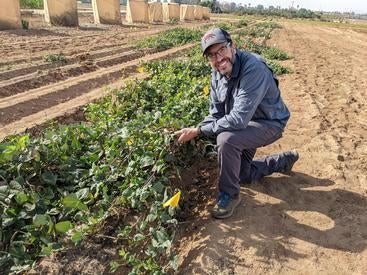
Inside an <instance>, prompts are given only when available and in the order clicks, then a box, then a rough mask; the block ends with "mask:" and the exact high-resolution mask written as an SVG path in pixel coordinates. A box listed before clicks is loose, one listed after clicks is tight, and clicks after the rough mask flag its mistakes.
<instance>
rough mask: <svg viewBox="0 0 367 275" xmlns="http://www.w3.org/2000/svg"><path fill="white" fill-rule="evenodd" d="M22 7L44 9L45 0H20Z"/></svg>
mask: <svg viewBox="0 0 367 275" xmlns="http://www.w3.org/2000/svg"><path fill="white" fill-rule="evenodd" d="M20 7H21V8H22V9H43V0H20Z"/></svg>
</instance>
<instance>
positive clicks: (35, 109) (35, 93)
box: [0, 43, 196, 140]
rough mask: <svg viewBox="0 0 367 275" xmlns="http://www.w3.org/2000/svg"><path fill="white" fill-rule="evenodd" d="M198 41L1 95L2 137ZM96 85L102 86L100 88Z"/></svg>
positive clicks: (66, 111) (0, 123)
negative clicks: (142, 65)
mask: <svg viewBox="0 0 367 275" xmlns="http://www.w3.org/2000/svg"><path fill="white" fill-rule="evenodd" d="M195 45H196V43H195V44H188V45H184V46H181V47H177V48H173V49H169V50H166V51H163V52H160V53H155V54H149V55H142V57H141V58H137V57H135V58H134V59H133V60H131V61H128V62H126V63H124V64H118V65H114V66H112V67H108V68H105V69H100V70H98V71H96V72H92V73H89V74H83V75H81V76H78V77H74V78H68V79H66V80H64V81H62V82H57V83H55V84H51V85H49V86H46V87H42V88H39V89H37V90H30V91H27V92H26V93H24V94H19V95H14V96H13V97H6V98H3V99H0V114H1V117H0V140H2V139H4V138H5V137H6V136H8V135H10V134H15V133H20V132H22V131H24V130H25V129H27V128H30V127H33V126H35V125H39V124H41V123H44V122H45V121H47V120H48V119H50V117H52V118H54V117H55V115H54V114H53V112H54V111H55V110H56V111H57V114H58V115H60V113H61V112H62V110H64V112H65V113H70V110H69V109H73V110H75V108H76V106H75V104H78V105H77V106H82V105H84V104H86V103H87V102H88V99H89V98H95V97H96V93H97V94H98V93H99V97H102V96H105V93H103V90H102V89H101V88H100V87H102V86H104V85H107V84H111V83H113V82H116V81H118V79H120V78H121V77H124V76H126V74H127V75H129V74H130V73H134V72H135V70H136V67H137V66H138V64H139V62H141V61H149V60H156V59H160V58H166V57H169V56H172V55H175V54H178V53H182V51H185V50H187V49H190V48H192V47H194V46H195ZM153 51H155V50H153ZM115 85H117V84H115ZM96 88H100V89H97V90H96ZM91 90H93V91H92V92H91V93H92V94H93V95H92V96H91V95H88V94H86V93H88V92H89V91H91ZM83 94H86V98H87V101H85V100H73V99H76V98H83V97H82V96H83ZM66 102H71V103H70V105H72V106H70V108H68V107H67V106H68V104H65V103H66ZM53 106H55V107H53ZM60 106H61V107H60ZM36 118H37V119H36Z"/></svg>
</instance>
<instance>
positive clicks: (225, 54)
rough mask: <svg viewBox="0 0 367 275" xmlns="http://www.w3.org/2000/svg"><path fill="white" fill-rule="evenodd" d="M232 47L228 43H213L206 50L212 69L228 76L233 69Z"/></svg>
mask: <svg viewBox="0 0 367 275" xmlns="http://www.w3.org/2000/svg"><path fill="white" fill-rule="evenodd" d="M233 52H234V48H233V47H232V46H230V44H229V43H221V44H214V45H212V46H210V47H209V49H208V50H207V52H206V56H207V57H208V60H209V63H210V65H211V66H212V68H213V69H215V70H217V71H218V72H220V73H221V74H223V75H225V76H227V77H230V76H231V73H232V69H233V62H234V60H233V59H234V56H233Z"/></svg>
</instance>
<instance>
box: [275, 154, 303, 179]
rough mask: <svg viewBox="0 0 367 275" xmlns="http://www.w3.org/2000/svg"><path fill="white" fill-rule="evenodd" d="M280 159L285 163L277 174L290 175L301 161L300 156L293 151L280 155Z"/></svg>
mask: <svg viewBox="0 0 367 275" xmlns="http://www.w3.org/2000/svg"><path fill="white" fill-rule="evenodd" d="M280 158H281V161H282V162H283V163H281V164H282V165H281V166H280V168H279V170H278V171H277V172H279V173H282V174H286V175H288V174H290V173H291V172H292V168H293V165H294V164H295V163H296V161H297V160H298V159H299V154H298V152H297V151H296V150H292V151H288V152H284V153H282V154H280Z"/></svg>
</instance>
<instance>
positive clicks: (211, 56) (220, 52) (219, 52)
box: [206, 43, 230, 61]
mask: <svg viewBox="0 0 367 275" xmlns="http://www.w3.org/2000/svg"><path fill="white" fill-rule="evenodd" d="M229 44H230V43H227V44H226V45H224V46H222V47H220V48H219V50H217V51H216V52H214V53H208V54H207V55H206V57H207V58H208V59H209V60H211V61H213V60H215V59H216V58H217V56H218V55H219V56H221V57H223V56H224V55H225V53H226V50H227V48H228V46H229Z"/></svg>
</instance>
